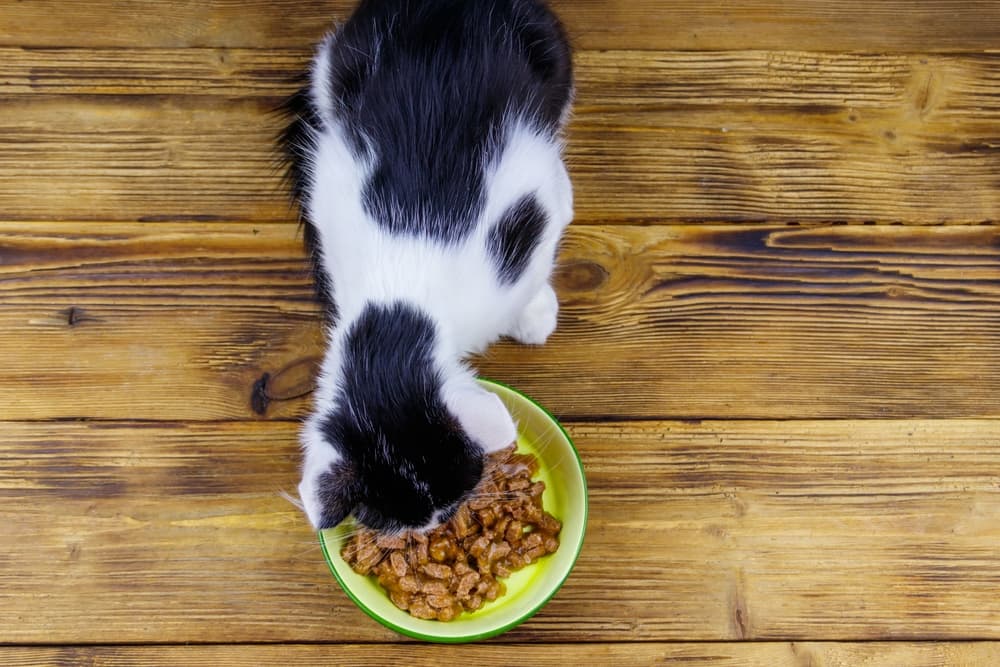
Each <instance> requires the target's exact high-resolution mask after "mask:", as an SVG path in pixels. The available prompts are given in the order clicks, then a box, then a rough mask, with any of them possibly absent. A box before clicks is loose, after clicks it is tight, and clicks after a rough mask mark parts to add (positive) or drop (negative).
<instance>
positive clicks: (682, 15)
mask: <svg viewBox="0 0 1000 667" xmlns="http://www.w3.org/2000/svg"><path fill="white" fill-rule="evenodd" d="M350 4H351V3H350V2H348V1H347V0H329V1H328V2H316V1H314V0H306V1H304V2H295V3H290V2H287V1H286V0H278V1H277V2H266V3H264V2H259V1H258V0H248V1H247V2H239V3H234V2H229V1H228V0H227V1H216V2H207V3H206V2H194V1H193V0H172V1H170V2H157V3H147V2H141V3H140V2H137V1H136V0H107V1H100V2H94V1H90V0H88V1H81V2H62V1H58V0H34V1H32V2H13V1H11V2H3V1H0V109H2V111H0V526H2V529H0V664H3V665H16V666H18V667H20V666H22V665H36V664H46V665H47V664H54V665H65V664H73V665H77V664H83V665H119V664H130V665H131V664H140V665H146V664H150V665H151V664H184V665H202V664H204V665H230V664H248V663H249V664H261V665H267V664H282V665H294V664H305V665H309V664H354V665H373V664H388V663H393V664H397V663H398V664H406V665H409V664H412V665H429V664H479V665H506V664H540V665H557V664H558V665H563V664H595V665H608V664H616V665H618V664H620V665H647V664H673V663H685V662H693V663H697V664H708V665H761V666H764V665H766V666H771V665H779V666H780V665H795V666H800V665H801V666H804V665H810V666H814V665H822V666H845V667H846V666H850V667H854V666H856V665H873V666H879V665H908V666H909V665H917V666H923V665H928V666H930V665H969V666H970V667H980V666H989V665H993V664H998V663H1000V653H998V646H1000V645H998V644H997V643H996V642H997V641H998V640H1000V597H998V595H997V591H998V590H1000V410H998V408H997V400H996V397H997V396H998V395H1000V314H998V313H1000V309H998V306H1000V303H998V301H1000V293H998V289H1000V236H998V234H1000V228H998V226H997V224H996V223H997V221H998V220H1000V75H998V72H1000V4H998V3H996V2H992V1H989V2H987V1H981V0H980V1H975V2H958V1H955V2H950V1H944V0H936V1H925V2H913V1H905V0H890V1H887V2H880V3H872V2H862V1H861V0H847V1H840V2H833V1H832V0H822V1H820V0H811V1H804V2H797V3H788V2H777V1H775V0H754V1H753V2H740V3H736V2H722V3H705V2H698V3H695V2H690V1H689V0H679V1H678V2H672V3H663V2H653V1H652V0H636V1H634V2H624V1H620V0H615V1H613V2H592V1H589V0H588V1H579V2H578V1H575V0H554V3H553V4H554V5H555V6H556V8H557V10H558V11H559V12H560V14H561V15H562V16H563V18H564V19H565V22H566V24H567V26H568V28H569V30H570V32H571V34H572V36H573V38H574V40H575V42H576V44H577V47H578V50H577V53H576V64H577V72H578V95H577V106H576V110H575V115H574V118H573V121H572V124H571V127H570V130H569V133H568V148H567V155H568V161H569V165H570V170H571V172H572V177H573V180H574V184H575V189H576V203H577V220H576V222H575V226H573V227H571V229H570V231H569V233H568V235H567V238H566V242H565V244H564V247H563V250H562V254H561V256H560V263H561V266H560V269H559V271H558V272H557V276H556V284H557V288H558V291H559V295H560V299H561V301H562V310H561V319H560V326H559V330H558V331H557V333H556V334H555V336H554V337H553V339H552V341H551V343H550V344H548V345H547V346H545V347H543V348H535V349H529V348H524V347H521V346H518V345H515V344H513V343H509V342H505V343H502V344H500V345H498V346H496V347H495V348H493V349H492V350H491V351H490V352H489V353H488V354H487V355H486V356H485V357H484V358H483V359H479V360H476V364H477V366H478V367H479V368H480V369H481V370H482V372H483V373H484V374H486V375H489V376H493V377H496V378H497V379H501V380H504V381H507V382H509V383H512V384H514V385H515V386H517V387H518V388H520V389H522V390H525V391H527V392H528V393H529V394H532V395H534V396H535V397H536V398H538V399H539V400H540V401H542V402H543V403H544V404H545V405H546V406H548V407H550V408H551V409H552V410H554V411H555V412H556V414H558V415H559V416H560V417H561V418H563V419H564V421H565V422H566V423H567V426H568V428H569V431H570V433H571V435H572V436H573V437H574V439H575V440H576V442H577V445H578V447H579V449H580V452H581V456H582V457H583V460H584V463H585V464H586V466H587V475H588V481H589V486H590V492H591V506H590V523H589V527H588V533H587V539H586V544H585V547H584V551H583V553H582V555H581V557H580V560H579V563H578V566H577V568H576V569H575V571H574V573H573V574H572V576H571V577H570V578H569V579H568V580H567V582H566V585H565V586H564V588H563V589H562V590H561V591H560V592H559V594H558V595H557V596H556V597H555V598H554V599H553V600H552V601H551V602H550V603H549V604H548V605H547V606H546V607H545V608H544V609H543V610H542V611H541V612H540V613H539V614H538V615H537V616H535V617H534V618H532V619H531V620H530V621H529V622H527V623H525V624H524V625H522V626H520V627H519V628H517V629H515V630H513V631H511V632H510V633H508V634H507V635H504V636H503V637H500V638H497V639H494V640H490V641H489V642H487V643H484V644H481V645H477V646H466V647H442V646H427V645H421V644H416V643H413V642H409V641H406V640H404V639H403V638H401V637H399V636H397V635H394V634H393V633H392V632H390V631H388V630H386V629H384V628H382V627H381V626H379V625H378V624H376V623H375V622H374V621H372V620H370V619H368V618H367V617H366V616H364V615H363V614H362V613H361V612H360V611H358V610H357V609H356V608H355V607H354V606H353V604H352V603H351V602H350V601H349V600H348V599H347V597H346V596H345V595H344V594H343V593H342V592H341V591H340V590H339V588H338V587H337V585H336V583H335V582H334V581H333V579H332V578H331V576H330V575H329V573H328V572H327V570H326V568H325V565H324V563H323V560H322V554H321V553H320V550H319V547H318V544H317V543H316V541H315V539H314V536H313V535H312V534H311V532H310V530H309V529H308V527H307V526H306V524H305V521H304V519H303V518H302V517H301V515H300V513H299V512H298V510H297V509H295V508H294V507H293V506H292V505H291V504H290V503H289V502H288V501H286V500H284V499H283V498H282V497H281V495H280V494H281V492H283V491H285V492H294V490H295V486H296V484H297V481H298V479H297V467H298V463H299V462H298V445H297V443H296V431H297V428H298V426H297V420H298V418H299V417H301V416H302V415H303V414H305V412H306V410H307V409H308V405H309V399H308V397H306V396H302V395H301V394H303V393H304V392H306V391H308V389H309V386H310V384H311V376H312V373H313V369H314V365H315V361H316V358H317V356H318V355H320V354H321V353H322V349H323V341H322V326H321V322H320V315H319V311H318V308H317V307H316V304H315V303H314V302H313V300H312V298H311V291H310V284H309V275H308V270H307V266H306V263H305V261H304V258H303V253H302V250H301V238H300V236H301V234H300V233H299V231H298V230H297V228H296V223H295V221H294V215H293V213H292V211H291V209H290V207H289V205H288V203H287V200H286V198H285V194H284V189H283V186H282V184H281V180H280V173H279V170H278V168H277V167H276V165H275V162H274V155H273V152H272V144H271V142H272V138H273V136H274V135H275V133H276V132H277V130H278V129H279V128H280V119H279V118H278V117H277V116H276V115H274V114H273V113H272V111H273V109H274V107H275V106H276V105H277V104H278V102H279V101H280V100H281V99H282V97H283V96H285V95H286V94H288V93H289V92H290V91H291V90H292V88H293V86H292V84H290V83H289V81H290V78H291V77H292V76H294V75H296V74H297V73H298V72H299V71H300V70H301V69H302V67H303V66H304V64H305V62H306V61H307V59H308V56H309V53H310V49H311V45H312V43H314V42H315V40H316V39H317V38H318V37H319V36H320V35H321V34H322V32H323V31H324V30H325V29H326V28H327V27H328V25H329V24H330V22H331V20H332V19H334V18H343V16H345V13H346V8H347V7H348V6H349V5H350ZM836 223H848V224H846V225H841V224H836ZM265 374H268V375H269V376H270V378H271V379H270V381H269V384H268V387H267V390H266V392H264V393H262V392H261V390H260V386H261V385H260V380H261V379H262V378H263V377H264V375H265ZM255 387H257V391H256V392H255ZM279 399H280V400H279ZM255 408H256V409H257V410H256V411H255ZM973 640H989V641H986V642H979V641H973ZM189 643H193V644H202V645H187V644H189Z"/></svg>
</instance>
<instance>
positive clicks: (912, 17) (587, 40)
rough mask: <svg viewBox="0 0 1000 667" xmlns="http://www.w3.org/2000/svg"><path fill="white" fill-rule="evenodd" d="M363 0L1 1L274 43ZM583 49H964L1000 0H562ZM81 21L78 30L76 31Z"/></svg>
mask: <svg viewBox="0 0 1000 667" xmlns="http://www.w3.org/2000/svg"><path fill="white" fill-rule="evenodd" d="M355 4H356V3H355V2H354V1H353V0H306V1H295V2H292V1H291V0H276V1H273V2H264V1H262V0H248V1H246V2H240V3H235V4H234V3H230V2H225V1H224V0H213V1H211V2H197V1H196V0H184V1H177V2H171V3H169V4H162V3H161V4H158V5H157V6H156V7H155V8H152V7H150V5H148V4H147V3H144V2H142V1H141V0H115V1H114V2H74V3H69V4H67V3H64V2H59V0H33V1H32V2H17V3H3V4H0V44H4V45H29V46H115V47H133V48H135V47H138V48H143V47H148V46H227V47H249V48H273V47H278V46H299V45H302V44H308V43H311V42H313V41H315V40H317V39H318V38H319V37H320V36H321V35H322V34H323V32H324V31H325V30H327V29H328V28H329V27H330V25H331V24H332V22H333V21H335V20H344V19H345V18H346V17H347V15H348V14H349V12H350V10H351V9H352V8H353V7H354V5H355ZM552 5H553V7H554V9H555V10H556V11H557V13H558V14H559V15H560V16H561V18H562V19H563V21H564V22H565V23H566V25H567V28H568V30H569V33H570V36H571V38H572V39H573V41H574V43H575V44H576V45H577V47H578V48H585V49H613V48H618V49H620V48H633V49H689V50H692V49H708V50H721V49H768V48H792V49H816V50H824V51H858V50H871V51H880V52H882V51H886V52H900V51H902V52H907V51H958V50H981V49H990V48H996V47H997V44H998V41H997V35H998V33H1000V10H998V9H997V5H996V3H994V2H992V1H991V0H971V1H970V0H965V1H963V2H956V1H955V0H933V1H928V2H919V3H916V2H913V1H912V0H909V1H908V0H885V1H883V2H878V3H871V2H865V1H864V0H841V1H839V2H835V1H834V0H804V1H803V2H797V3H794V4H789V3H786V2H781V0H753V1H751V2H736V1H735V0H726V1H724V2H716V3H708V4H706V3H700V2H696V1H695V0H678V1H676V2H671V3H669V4H666V3H663V2H657V0H632V1H629V0H616V1H614V2H574V1H573V0H553V2H552ZM67 26H72V30H71V31H69V30H67Z"/></svg>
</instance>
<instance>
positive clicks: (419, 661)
mask: <svg viewBox="0 0 1000 667" xmlns="http://www.w3.org/2000/svg"><path fill="white" fill-rule="evenodd" d="M332 656H336V661H337V664H351V665H386V664H395V663H399V664H404V665H411V666H412V667H436V666H437V665H441V664H451V665H480V666H482V667H491V666H496V667H503V666H506V665H510V664H511V659H512V657H514V656H516V659H517V661H518V663H521V664H531V665H537V666H538V667H563V666H564V665H567V664H573V665H620V666H621V667H633V666H634V667H647V666H648V665H660V664H672V663H674V662H692V663H697V664H699V665H709V666H716V667H726V666H727V665H728V666H730V667H784V666H786V665H787V666H788V667H801V666H802V665H865V666H866V667H896V666H898V665H906V666H907V667H945V666H948V667H980V666H982V665H990V664H995V663H996V662H997V661H998V660H1000V644H997V643H993V642H974V643H967V642H925V643H907V642H890V643H871V642H869V643H822V642H796V643H755V642H741V643H703V644H695V643H690V644H662V643H654V642H642V643H617V644H598V643H589V644H502V645H501V644H496V643H494V644H479V645H464V646H429V645H426V644H396V645H384V644H336V645H330V644H320V645H315V644H311V645H303V644H292V645H281V646H268V645H229V646H85V647H84V646H81V647H77V646H67V647H59V648H55V647H37V648H36V647H0V660H2V661H3V664H5V665H8V666H9V667H26V666H28V665H31V666H32V667H38V666H40V665H77V666H82V667H97V666H98V665H100V667H119V666H121V667H142V666H144V665H187V666H190V667H200V666H201V665H206V666H208V667H230V666H232V667H243V666H244V665H250V664H255V665H277V664H280V665H288V666H289V667H292V666H300V667H308V666H311V665H312V666H315V667H328V665H330V661H331V657H332Z"/></svg>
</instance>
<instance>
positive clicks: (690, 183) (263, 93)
mask: <svg viewBox="0 0 1000 667" xmlns="http://www.w3.org/2000/svg"><path fill="white" fill-rule="evenodd" d="M307 55H308V53H307V51H305V50H298V51H280V52H271V51H250V50H221V49H156V50H145V51H140V52H138V53H136V52H133V51H122V50H114V49H110V50H109V49H82V50H78V49H71V50H65V49H43V50H36V49H20V48H6V49H2V50H0V80H2V81H5V84H4V86H3V88H2V94H3V97H4V111H5V113H4V115H3V116H2V117H0V146H2V147H3V151H2V152H0V207H2V210H3V211H4V216H5V217H6V219H8V220H12V219H22V220H59V221H64V220H87V221H101V220H144V221H155V220H165V219H166V220H179V219H195V220H287V219H290V218H291V217H292V212H291V209H290V207H289V205H288V202H287V198H286V196H285V190H284V188H283V186H282V184H281V180H280V169H279V168H278V165H277V163H276V162H275V155H274V149H273V140H274V137H275V136H276V135H277V133H278V131H279V129H280V127H281V123H282V121H281V119H280V117H279V116H278V115H276V114H274V113H273V110H274V109H275V108H276V107H277V105H278V104H279V102H280V100H281V99H282V97H283V96H285V95H287V94H288V93H289V92H290V91H291V90H292V89H293V87H294V86H293V85H292V84H290V83H289V80H290V79H291V78H292V77H293V76H294V75H295V74H297V73H298V72H300V71H302V69H303V68H304V66H305V62H306V60H307ZM577 61H578V78H579V86H578V88H579V90H578V94H577V105H576V111H575V116H574V120H573V123H572V124H571V127H570V132H569V136H568V149H567V161H568V163H569V165H570V170H571V172H572V176H573V179H574V183H575V186H576V211H577V223H578V224H580V223H602V224H603V223H615V222H633V223H635V222H642V223H662V222H671V221H674V222H677V221H680V222H694V221H714V222H724V221H731V222H739V221H756V222H760V221H770V222H810V221H812V222H830V221H847V222H867V221H876V222H882V223H884V222H904V223H907V224H918V223H935V224H940V223H979V222H984V221H996V220H997V219H1000V180H998V176H997V174H998V173H1000V130H998V128H1000V97H998V91H1000V76H998V75H997V72H998V63H1000V53H990V54H975V55H972V54H970V55H960V56H957V55H940V56H932V55H926V54H925V55H900V56H890V55H879V56H875V55H860V54H850V55H844V54H820V53H802V52H725V53H689V52H625V51H616V52H602V53H593V52H582V53H580V54H578V57H577Z"/></svg>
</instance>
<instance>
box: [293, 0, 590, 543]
mask: <svg viewBox="0 0 1000 667" xmlns="http://www.w3.org/2000/svg"><path fill="white" fill-rule="evenodd" d="M573 93H574V88H573V71H572V63H571V51H570V46H569V43H568V40H567V37H566V34H565V31H564V29H563V27H562V26H561V24H560V22H559V21H558V19H557V18H556V17H555V15H554V14H552V13H551V11H550V10H549V9H548V8H547V7H546V6H545V5H544V4H543V3H542V2H540V1H537V0H419V1H417V0H362V2H361V3H360V4H359V5H358V6H357V8H356V9H355V11H354V13H353V14H352V16H351V17H350V19H349V20H348V21H347V22H346V23H344V24H343V25H341V26H339V27H338V28H337V29H336V30H335V31H334V32H332V33H330V34H329V35H327V36H326V38H325V39H323V40H322V42H321V43H320V44H319V46H318V48H317V51H316V53H315V57H314V59H313V61H312V65H311V68H310V69H309V71H308V74H307V80H306V81H305V85H303V87H302V89H301V90H300V91H299V92H298V93H296V94H295V95H293V96H292V98H291V99H290V101H289V103H288V111H289V114H290V119H289V124H288V127H287V129H285V131H284V132H283V134H282V137H281V140H280V147H281V148H282V150H283V154H284V155H285V157H286V159H287V161H288V172H289V180H290V183H291V191H292V196H293V198H294V200H296V201H297V202H298V205H299V209H300V212H301V217H302V219H303V222H304V229H305V233H304V237H305V241H306V245H307V248H308V249H309V251H310V253H311V255H312V258H313V264H314V276H315V282H316V286H317V290H318V293H319V295H320V297H321V299H322V300H323V301H325V302H326V303H327V304H328V306H329V308H330V312H331V318H330V319H331V326H330V327H329V330H328V340H327V345H328V347H327V350H326V354H325V357H324V361H323V364H322V367H321V369H320V373H319V376H318V380H317V389H316V393H315V397H314V410H313V412H312V414H311V416H309V417H308V419H307V420H306V421H305V424H304V426H303V429H302V431H301V436H300V439H301V444H302V448H303V454H304V457H303V458H304V460H303V467H302V481H301V484H300V485H299V497H300V500H301V502H302V505H303V509H304V510H305V513H306V516H307V518H308V520H309V522H310V523H311V524H312V526H313V527H314V528H316V529H325V528H330V527H333V526H336V525H337V524H339V523H340V522H341V521H342V520H344V519H345V518H346V517H347V516H349V515H352V514H353V515H354V517H355V519H356V520H357V521H359V522H360V523H362V524H364V525H366V526H368V527H369V528H373V529H375V530H379V531H383V532H390V533H391V532H400V531H403V530H424V531H425V530H429V529H431V528H433V527H434V526H436V525H439V524H440V523H443V522H445V521H447V520H448V518H450V516H451V515H452V514H453V513H454V512H455V511H456V509H457V508H458V506H459V504H460V503H461V502H462V501H463V499H465V498H467V497H468V495H469V493H470V492H471V491H472V490H473V488H474V487H475V486H476V485H477V483H478V482H479V481H480V479H481V477H482V475H483V464H484V459H485V456H486V455H487V454H488V453H490V452H494V451H496V450H498V449H501V448H503V447H505V446H507V445H509V444H510V443H511V442H513V441H514V439H515V437H516V425H515V423H514V421H513V419H512V417H511V415H510V414H509V412H508V411H507V409H506V408H505V407H504V405H503V404H502V403H501V401H500V399H499V398H498V397H497V396H495V395H494V394H492V393H490V392H488V391H486V390H485V389H483V388H481V386H480V385H479V384H478V383H477V382H476V380H475V374H474V372H473V370H472V369H471V368H470V367H469V366H468V364H467V362H466V361H465V360H466V359H467V358H468V357H469V356H470V355H472V354H475V353H479V352H482V351H484V350H485V349H486V348H487V347H488V346H489V344H490V343H492V342H494V341H496V340H497V339H498V338H500V337H502V336H509V337H512V338H514V339H515V340H517V341H520V342H522V343H526V344H533V345H539V344H542V343H544V342H545V340H546V339H547V338H548V337H549V335H550V334H551V333H552V332H553V330H554V329H555V327H556V319H557V313H558V308H559V306H558V302H557V299H556V294H555V292H554V291H553V289H552V287H551V284H550V278H551V274H552V270H553V267H554V264H555V256H556V252H557V246H558V244H559V240H560V237H561V235H562V232H563V230H564V229H565V227H566V226H567V225H568V224H569V223H570V221H571V220H572V217H573V194H572V186H571V183H570V180H569V176H568V174H567V171H566V168H565V166H564V163H563V160H562V147H563V139H562V137H563V129H564V126H565V124H566V121H567V118H568V115H569V109H570V105H571V101H572V98H573Z"/></svg>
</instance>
